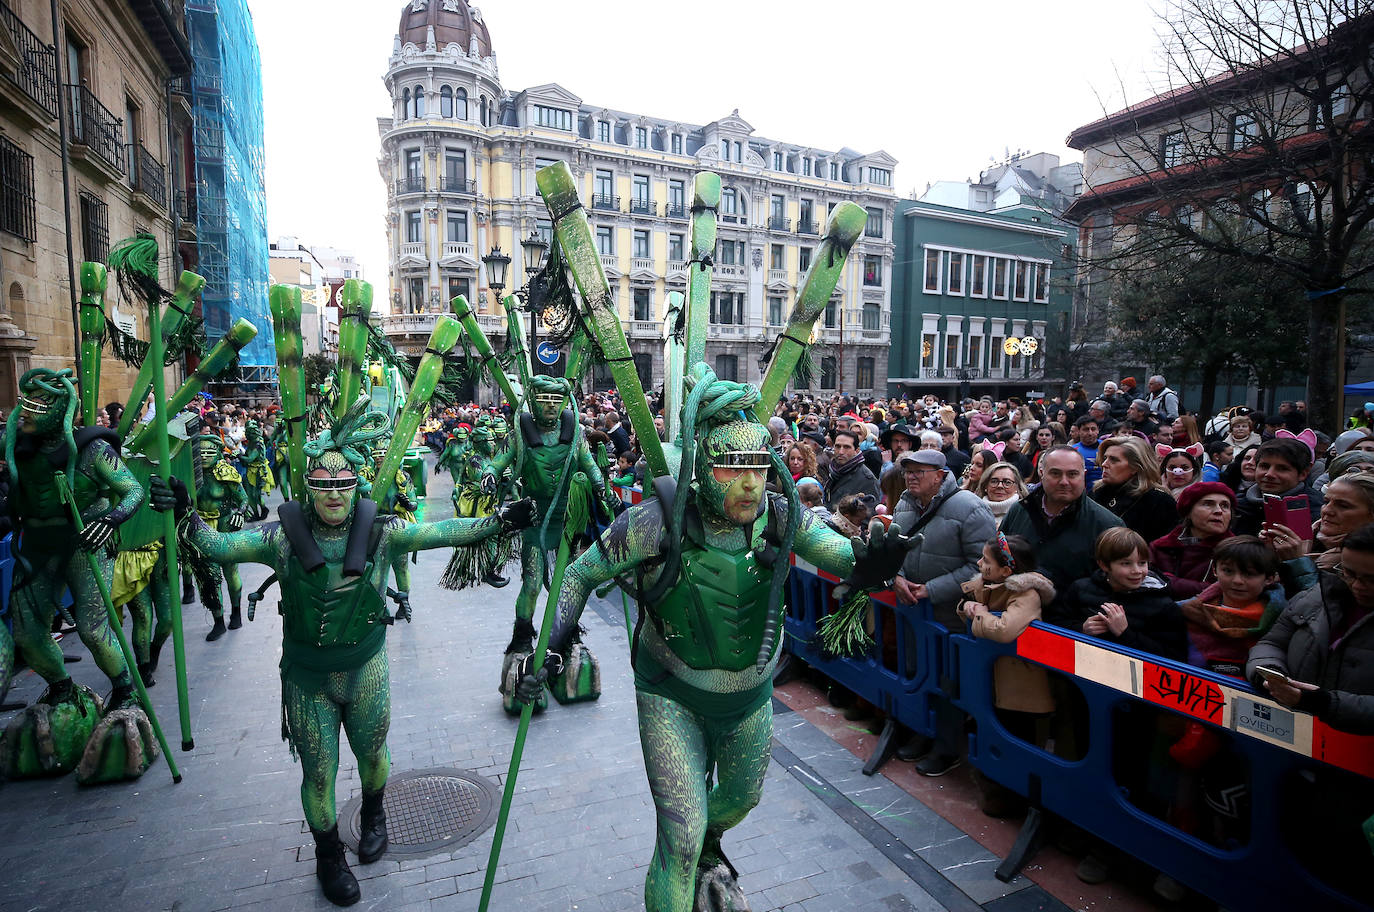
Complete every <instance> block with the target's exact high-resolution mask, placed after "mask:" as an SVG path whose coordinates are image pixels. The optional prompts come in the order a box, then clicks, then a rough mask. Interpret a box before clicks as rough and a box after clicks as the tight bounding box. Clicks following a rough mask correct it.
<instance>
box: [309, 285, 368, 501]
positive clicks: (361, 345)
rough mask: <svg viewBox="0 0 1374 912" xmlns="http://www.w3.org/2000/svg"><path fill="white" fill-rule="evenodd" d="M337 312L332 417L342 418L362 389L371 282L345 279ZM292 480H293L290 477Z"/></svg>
mask: <svg viewBox="0 0 1374 912" xmlns="http://www.w3.org/2000/svg"><path fill="white" fill-rule="evenodd" d="M341 304H342V306H340V308H339V311H340V314H339V374H338V376H339V397H338V398H337V399H336V400H334V417H335V418H342V417H343V414H344V412H346V411H348V407H349V406H350V405H352V404H353V402H354V400H356V399H357V398H358V393H359V392H360V391H361V390H362V388H363V359H364V358H365V357H366V356H367V321H368V319H369V317H371V315H372V285H371V283H368V282H360V281H359V280H357V279H347V280H345V281H344V285H343V296H342V301H341ZM291 480H292V482H294V481H295V479H294V478H293V479H291Z"/></svg>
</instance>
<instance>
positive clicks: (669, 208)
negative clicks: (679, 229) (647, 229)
mask: <svg viewBox="0 0 1374 912" xmlns="http://www.w3.org/2000/svg"><path fill="white" fill-rule="evenodd" d="M687 215H688V213H687V207H686V206H685V205H683V204H682V203H664V204H663V217H664V218H670V219H686V218H687Z"/></svg>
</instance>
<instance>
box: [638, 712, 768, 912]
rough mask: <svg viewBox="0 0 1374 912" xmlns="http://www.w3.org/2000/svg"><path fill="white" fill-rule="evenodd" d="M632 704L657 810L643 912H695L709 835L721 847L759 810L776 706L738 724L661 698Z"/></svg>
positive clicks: (745, 718)
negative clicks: (730, 832)
mask: <svg viewBox="0 0 1374 912" xmlns="http://www.w3.org/2000/svg"><path fill="white" fill-rule="evenodd" d="M635 696H636V700H637V702H638V704H639V740H640V744H641V746H642V747H643V750H644V767H645V771H646V772H647V774H648V777H649V791H650V792H651V793H652V794H653V798H654V806H655V808H657V810H658V838H657V841H656V843H655V845H654V859H653V863H652V864H650V865H649V873H648V876H647V878H646V879H645V883H644V908H645V910H646V912H691V908H692V902H693V899H694V893H695V890H696V873H697V862H698V860H699V859H700V858H701V850H702V846H703V845H704V844H705V842H706V838H707V836H708V834H709V835H710V836H711V838H712V839H713V840H719V839H720V836H721V834H722V833H724V832H725V831H726V830H728V829H729V828H730V827H732V826H735V825H736V824H738V823H739V822H740V821H742V820H743V819H744V818H745V817H746V816H747V815H748V814H749V812H750V811H751V810H753V809H754V806H755V805H757V804H758V803H759V796H760V795H761V794H762V792H763V777H764V773H765V772H767V770H768V758H769V745H770V743H771V739H772V735H773V702H772V700H771V699H770V700H765V701H764V702H763V704H762V705H761V706H759V708H758V709H756V710H754V711H753V712H751V713H749V715H747V716H745V717H743V718H741V719H737V720H721V719H719V718H714V717H712V716H708V715H705V714H702V713H698V712H694V711H692V710H691V709H688V708H687V707H686V706H685V705H683V704H682V703H679V702H677V701H676V700H672V699H670V698H668V697H664V696H660V695H658V694H652V693H647V692H645V691H643V690H638V691H636V694H635ZM713 771H714V773H715V786H714V787H711V786H710V783H709V777H710V776H711V774H712V772H713Z"/></svg>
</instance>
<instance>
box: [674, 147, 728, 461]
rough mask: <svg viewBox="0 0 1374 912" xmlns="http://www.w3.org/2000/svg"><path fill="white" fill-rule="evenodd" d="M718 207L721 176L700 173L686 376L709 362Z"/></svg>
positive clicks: (695, 186) (689, 288)
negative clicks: (692, 367)
mask: <svg viewBox="0 0 1374 912" xmlns="http://www.w3.org/2000/svg"><path fill="white" fill-rule="evenodd" d="M719 206H720V175H719V174H716V173H715V172H714V171H702V172H700V173H698V174H697V176H696V180H695V181H694V182H693V184H692V237H691V241H692V259H691V261H690V262H689V263H688V264H687V362H686V365H685V366H684V368H683V371H684V372H685V371H686V370H687V368H690V367H691V366H692V365H693V364H700V363H701V362H703V361H705V360H706V336H707V332H708V327H709V325H710V318H711V258H712V257H714V256H715V255H716V209H717V207H719ZM679 407H680V405H679ZM668 439H669V440H670V441H671V440H674V439H675V438H673V437H669V438H668Z"/></svg>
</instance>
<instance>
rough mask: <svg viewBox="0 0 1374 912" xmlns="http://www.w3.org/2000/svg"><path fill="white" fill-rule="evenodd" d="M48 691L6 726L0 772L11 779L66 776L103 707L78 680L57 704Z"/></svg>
mask: <svg viewBox="0 0 1374 912" xmlns="http://www.w3.org/2000/svg"><path fill="white" fill-rule="evenodd" d="M50 691H51V688H49V690H48V691H45V692H44V693H43V696H42V697H40V698H39V699H38V702H37V703H34V704H33V705H32V706H29V707H26V708H25V709H24V711H23V712H22V713H20V714H19V715H18V716H16V717H15V718H14V719H13V720H12V721H11V722H10V724H9V725H8V726H6V728H5V734H4V736H3V738H0V772H3V773H4V775H6V776H8V777H9V778H11V779H33V778H37V777H41V776H64V775H66V774H67V773H70V772H71V771H72V770H74V769H76V766H77V764H78V763H79V762H80V760H81V755H82V752H83V751H84V750H85V748H86V742H87V741H88V740H89V739H90V736H91V732H92V731H93V730H94V729H95V726H96V723H97V722H98V721H99V720H100V714H101V712H102V711H103V709H104V707H103V706H102V705H101V702H100V698H99V697H98V696H96V694H95V692H94V691H92V690H91V689H90V688H89V687H86V686H85V685H82V684H75V685H73V687H72V690H71V694H70V696H68V697H67V698H65V699H63V700H62V701H61V702H58V703H56V704H54V703H50V702H49V699H50V698H49V692H50Z"/></svg>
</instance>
